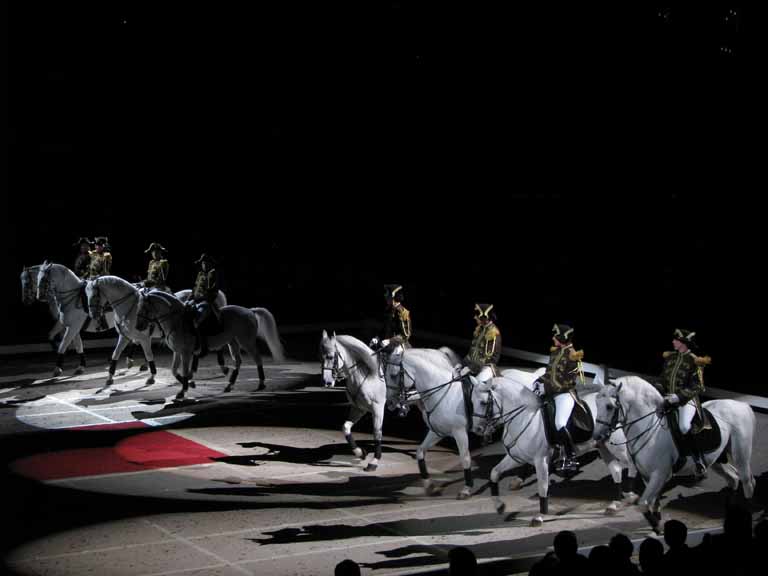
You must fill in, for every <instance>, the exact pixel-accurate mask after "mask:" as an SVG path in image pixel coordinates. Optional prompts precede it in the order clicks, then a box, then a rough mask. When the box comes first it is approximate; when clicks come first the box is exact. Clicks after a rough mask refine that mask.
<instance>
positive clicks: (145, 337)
mask: <svg viewBox="0 0 768 576" xmlns="http://www.w3.org/2000/svg"><path fill="white" fill-rule="evenodd" d="M85 293H86V296H87V297H88V311H89V313H90V315H91V318H98V317H99V316H100V315H101V314H103V313H104V308H105V307H106V305H107V304H110V305H111V306H112V310H113V311H114V315H115V328H117V334H118V338H117V345H116V346H115V349H114V350H113V351H112V357H111V359H110V362H109V376H107V382H106V384H107V385H108V386H109V385H110V384H112V382H113V381H114V376H115V367H116V366H117V361H118V360H119V359H120V355H121V354H122V353H123V350H124V349H125V347H126V346H127V345H128V343H129V342H131V341H133V342H138V343H139V344H140V345H141V349H142V350H143V351H144V357H145V358H146V359H147V363H148V364H149V371H150V375H149V378H147V381H146V383H147V384H148V385H150V384H154V383H155V376H156V375H157V367H156V366H155V357H154V355H153V353H152V343H151V334H150V331H149V329H144V330H142V329H139V328H138V327H137V326H136V320H137V318H136V312H137V310H138V307H139V302H140V301H141V299H142V294H141V290H139V289H138V288H136V287H135V286H134V285H133V284H131V283H130V282H127V281H125V280H123V279H122V278H119V277H117V276H99V277H98V278H94V279H93V280H89V281H88V283H87V284H86V286H85ZM160 336H161V335H160V334H155V335H154V337H155V338H160Z"/></svg>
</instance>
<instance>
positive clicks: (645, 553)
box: [640, 538, 664, 574]
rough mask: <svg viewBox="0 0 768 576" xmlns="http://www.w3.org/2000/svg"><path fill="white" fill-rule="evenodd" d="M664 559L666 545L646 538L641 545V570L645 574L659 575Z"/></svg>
mask: <svg viewBox="0 0 768 576" xmlns="http://www.w3.org/2000/svg"><path fill="white" fill-rule="evenodd" d="M663 558H664V545H663V544H662V543H661V542H659V541H658V540H656V538H646V539H645V540H643V542H642V543H641V544H640V568H641V569H642V570H643V574H659V573H660V570H661V563H662V561H663Z"/></svg>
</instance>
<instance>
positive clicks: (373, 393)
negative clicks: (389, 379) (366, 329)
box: [320, 330, 387, 472]
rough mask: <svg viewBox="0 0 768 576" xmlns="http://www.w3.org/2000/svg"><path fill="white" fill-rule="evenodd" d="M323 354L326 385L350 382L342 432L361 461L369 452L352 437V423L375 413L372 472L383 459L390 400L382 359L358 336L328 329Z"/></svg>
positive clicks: (328, 386)
mask: <svg viewBox="0 0 768 576" xmlns="http://www.w3.org/2000/svg"><path fill="white" fill-rule="evenodd" d="M320 357H321V361H322V364H323V384H324V385H325V387H326V388H333V386H334V385H335V384H336V382H338V381H344V382H345V383H346V392H347V398H348V399H349V403H350V407H349V415H348V416H347V420H346V421H345V422H344V426H343V427H342V431H343V432H344V438H346V440H347V443H348V444H349V446H350V447H351V448H352V451H353V452H354V454H355V456H357V457H358V458H360V459H361V460H364V459H365V451H364V450H363V449H362V448H360V447H359V446H358V445H357V443H356V442H355V439H354V438H353V437H352V426H354V425H355V424H357V422H358V421H359V420H360V418H362V417H363V416H365V415H366V414H367V413H369V412H370V413H371V414H373V437H374V440H375V442H376V452H375V454H374V457H373V458H372V459H371V461H370V462H369V463H368V466H366V467H365V471H366V472H372V471H374V470H376V468H377V467H378V465H379V460H381V430H382V426H383V424H384V408H385V407H386V403H387V386H386V384H385V383H384V378H383V376H382V375H381V374H380V371H379V362H378V360H377V359H376V356H375V355H374V352H373V350H371V349H370V348H369V347H368V346H366V345H365V344H363V343H362V342H361V341H360V340H358V339H357V338H354V337H353V336H346V335H343V334H342V335H339V336H336V334H335V333H334V334H333V336H331V337H329V336H328V333H327V332H326V331H325V330H323V335H322V338H321V340H320Z"/></svg>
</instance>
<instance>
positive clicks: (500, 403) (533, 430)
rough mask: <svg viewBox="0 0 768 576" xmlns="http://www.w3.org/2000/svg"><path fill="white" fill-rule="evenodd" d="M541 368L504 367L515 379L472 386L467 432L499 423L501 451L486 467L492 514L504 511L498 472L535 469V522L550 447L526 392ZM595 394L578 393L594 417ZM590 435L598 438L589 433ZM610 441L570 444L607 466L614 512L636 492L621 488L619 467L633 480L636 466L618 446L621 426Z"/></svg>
mask: <svg viewBox="0 0 768 576" xmlns="http://www.w3.org/2000/svg"><path fill="white" fill-rule="evenodd" d="M543 372H544V368H541V369H539V370H537V371H536V372H533V373H527V372H523V371H516V370H508V371H504V374H506V375H508V376H518V377H519V380H518V379H512V378H509V377H506V376H504V377H498V378H493V379H491V380H490V381H488V382H486V383H484V384H480V385H478V386H475V388H474V390H473V393H472V402H473V404H474V405H475V407H476V408H475V410H476V411H477V412H479V413H481V414H483V417H482V418H475V424H476V427H475V429H474V430H473V431H474V432H475V433H478V434H487V433H488V427H489V426H491V427H496V426H500V425H503V426H504V431H503V433H502V437H501V441H502V444H503V445H504V449H505V452H506V454H505V455H504V457H503V458H502V460H501V462H499V463H498V464H497V465H496V466H494V467H493V469H492V470H491V477H490V487H491V496H492V498H493V501H494V506H495V508H496V511H497V512H498V513H500V514H501V513H503V512H504V511H505V508H506V505H505V504H504V502H503V501H502V500H501V498H500V497H499V480H500V478H501V476H502V475H503V474H504V473H505V472H507V471H509V470H511V469H512V468H515V467H517V466H520V465H521V464H531V465H533V467H534V468H535V469H536V481H537V487H538V494H539V514H538V515H536V516H534V518H533V520H532V524H533V525H534V526H541V525H542V524H543V522H544V515H546V514H548V513H549V463H550V461H551V458H552V453H553V447H552V446H550V444H549V442H548V441H547V438H546V434H545V431H544V419H543V417H542V413H541V401H540V399H539V397H538V396H537V395H536V394H534V393H533V392H532V391H531V387H532V383H533V382H534V381H535V380H536V379H537V378H538V377H539V376H541V374H543ZM596 399H597V393H595V392H592V393H589V394H584V395H583V396H581V401H582V402H584V403H585V404H586V405H587V406H589V409H590V411H591V413H592V418H593V419H596V416H597V406H596ZM594 438H601V437H600V436H597V435H595V436H594ZM610 441H611V442H612V443H609V442H606V441H604V440H603V439H600V440H589V441H587V442H583V443H581V444H577V445H576V446H575V448H576V452H577V454H584V453H586V452H588V451H590V450H595V449H596V450H598V451H599V452H600V456H601V457H602V459H603V461H604V462H605V464H606V466H607V467H608V470H609V472H610V473H611V477H612V478H613V481H614V484H615V486H616V496H617V499H616V500H614V501H613V502H611V503H610V504H609V505H608V507H607V508H606V510H605V513H606V514H615V513H616V512H617V511H618V509H619V507H620V506H621V503H622V501H625V502H628V501H633V500H634V499H635V498H636V496H635V495H634V494H633V493H631V491H629V492H626V493H625V492H624V491H623V490H622V470H623V469H624V468H627V469H628V470H629V474H628V475H629V479H630V481H631V479H634V477H635V474H636V469H635V466H634V464H633V463H632V461H631V459H630V457H629V454H628V452H627V450H626V447H625V445H624V443H625V441H624V434H623V432H622V431H621V430H617V431H614V432H613V434H612V435H611V437H610Z"/></svg>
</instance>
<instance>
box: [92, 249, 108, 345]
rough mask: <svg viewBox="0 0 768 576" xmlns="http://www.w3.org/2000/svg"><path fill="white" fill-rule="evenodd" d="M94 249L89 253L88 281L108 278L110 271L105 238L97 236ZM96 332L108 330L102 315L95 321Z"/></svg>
mask: <svg viewBox="0 0 768 576" xmlns="http://www.w3.org/2000/svg"><path fill="white" fill-rule="evenodd" d="M94 244H95V248H94V249H93V250H91V251H90V252H89V256H90V263H89V267H88V280H94V279H95V278H98V277H99V276H109V275H110V273H111V272H110V271H111V269H112V252H111V251H110V250H111V249H110V247H109V244H108V241H107V237H106V236H99V237H97V238H96V239H95V240H94ZM96 322H97V324H96V328H97V330H102V331H103V330H108V329H109V326H108V325H107V319H106V318H105V317H104V315H103V314H102V315H101V316H100V317H99V318H98V319H97V321H96Z"/></svg>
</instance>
